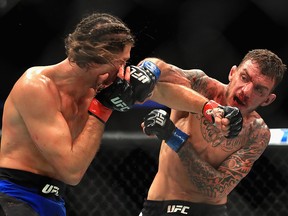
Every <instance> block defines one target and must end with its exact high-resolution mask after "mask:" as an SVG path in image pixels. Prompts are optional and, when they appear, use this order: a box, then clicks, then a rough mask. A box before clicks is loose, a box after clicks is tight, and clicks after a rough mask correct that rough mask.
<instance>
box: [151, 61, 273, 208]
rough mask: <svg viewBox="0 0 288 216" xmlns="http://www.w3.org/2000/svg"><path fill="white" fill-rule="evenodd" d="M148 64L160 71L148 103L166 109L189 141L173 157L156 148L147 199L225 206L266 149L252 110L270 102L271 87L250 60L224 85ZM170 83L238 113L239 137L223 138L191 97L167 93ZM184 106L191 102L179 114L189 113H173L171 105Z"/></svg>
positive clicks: (265, 133)
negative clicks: (156, 159)
mask: <svg viewBox="0 0 288 216" xmlns="http://www.w3.org/2000/svg"><path fill="white" fill-rule="evenodd" d="M148 60H150V61H153V62H155V63H156V64H157V65H158V67H159V68H160V70H161V77H160V80H159V83H158V84H157V86H156V88H155V90H154V92H153V94H152V97H151V98H150V99H151V100H154V101H156V102H159V103H162V104H164V105H167V106H168V107H171V108H172V110H171V116H170V117H171V120H172V121H173V122H174V123H175V125H176V127H178V128H179V129H180V130H182V131H183V132H185V133H187V134H188V135H189V139H188V141H187V142H186V143H185V144H184V146H183V147H182V148H181V149H180V150H179V152H178V153H176V152H175V151H173V150H172V149H171V148H170V147H169V146H168V145H166V144H165V142H164V141H163V142H162V145H161V150H160V156H159V167H158V172H157V174H156V176H155V178H154V181H153V183H152V184H151V187H150V189H149V192H148V196H147V199H148V200H186V201H191V202H196V203H199V202H201V203H208V204H224V203H226V202H227V195H228V194H229V193H230V192H231V191H232V190H233V189H234V188H235V187H236V185H237V184H238V183H239V182H240V181H241V179H243V178H244V177H245V176H246V175H247V174H248V172H249V171H250V170H251V168H252V166H253V163H254V162H255V161H256V160H257V159H258V158H259V157H260V155H261V154H262V153H263V151H264V150H265V149H266V147H267V145H268V143H269V140H270V130H269V128H268V127H267V125H266V124H265V122H264V121H263V119H262V118H261V117H260V116H259V114H258V113H257V112H256V111H254V110H255V109H256V108H257V107H259V106H267V105H269V104H270V103H272V102H273V101H274V100H275V98H276V96H275V95H274V94H271V93H270V92H271V90H272V89H273V87H274V82H273V81H272V80H271V79H269V78H267V77H265V76H263V75H262V74H261V73H260V71H259V68H258V65H257V64H256V63H254V62H251V60H248V61H246V62H245V63H244V64H242V65H240V66H239V67H236V66H233V67H232V68H231V70H230V73H229V81H230V82H229V84H223V83H221V82H219V81H217V80H215V79H213V78H210V77H208V76H207V75H206V74H205V73H204V72H203V71H201V70H196V69H193V70H183V69H180V68H178V67H176V66H173V65H170V64H167V63H165V62H164V61H161V60H159V59H155V58H150V59H148ZM167 82H169V83H170V84H168V83H167ZM171 83H174V86H177V84H180V85H182V86H184V87H183V88H185V87H187V88H189V89H193V90H195V91H197V92H198V93H200V94H202V95H203V96H204V97H205V98H206V100H207V98H208V99H210V100H215V101H216V102H218V103H220V104H221V105H225V106H227V105H229V106H236V107H238V108H239V109H240V111H241V113H242V115H243V129H242V131H241V132H240V134H239V135H238V136H237V137H236V138H233V139H227V138H225V137H224V134H225V130H227V128H226V129H225V127H226V126H225V125H226V123H227V121H228V120H227V119H225V118H223V119H220V120H219V119H218V120H217V125H218V126H214V125H212V124H211V123H209V122H208V121H207V120H206V119H205V118H204V117H203V115H202V108H203V98H202V97H201V96H196V97H194V99H191V94H185V92H179V91H178V92H176V93H175V92H174V91H173V90H172V89H173V87H171V88H170V89H171V91H170V90H169V88H167V87H168V86H169V85H171ZM189 97H190V99H189ZM173 98H175V99H173ZM183 98H184V100H183ZM185 100H190V101H191V107H190V108H189V107H186V108H187V109H185V111H189V112H183V111H177V109H178V108H179V107H177V106H174V105H175V104H174V105H173V104H171V103H172V102H171V101H179V103H180V105H179V106H182V103H184V101H185ZM183 107H184V106H182V108H183ZM192 107H193V108H192ZM189 109H190V110H189ZM182 110H183V109H182ZM223 122H225V124H223ZM222 130H223V131H222Z"/></svg>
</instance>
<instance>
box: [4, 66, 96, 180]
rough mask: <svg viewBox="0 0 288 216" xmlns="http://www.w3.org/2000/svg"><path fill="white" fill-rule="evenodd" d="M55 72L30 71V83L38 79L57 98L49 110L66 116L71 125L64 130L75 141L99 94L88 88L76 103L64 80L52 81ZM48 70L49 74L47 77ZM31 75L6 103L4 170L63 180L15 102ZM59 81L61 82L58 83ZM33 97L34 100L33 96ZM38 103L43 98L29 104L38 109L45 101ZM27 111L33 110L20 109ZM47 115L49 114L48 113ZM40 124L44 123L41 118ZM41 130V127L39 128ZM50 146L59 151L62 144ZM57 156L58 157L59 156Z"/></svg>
mask: <svg viewBox="0 0 288 216" xmlns="http://www.w3.org/2000/svg"><path fill="white" fill-rule="evenodd" d="M52 67H54V66H52ZM55 69H56V68H51V67H35V68H32V69H30V70H29V73H30V75H29V76H32V78H31V80H30V81H33V80H34V81H35V82H42V84H43V87H44V88H46V89H45V90H44V91H46V94H51V95H52V97H53V98H54V101H53V104H51V106H47V107H46V109H47V111H48V110H49V109H50V108H51V109H54V108H55V109H56V110H55V112H56V111H57V112H58V111H59V113H61V114H62V115H63V117H64V119H65V122H66V123H65V124H67V125H65V127H63V131H64V130H65V128H66V127H67V128H68V129H69V131H70V134H71V139H72V140H71V141H73V140H74V139H75V138H76V137H77V136H78V135H79V133H80V132H81V131H82V130H83V128H84V126H85V123H86V121H87V119H88V114H87V108H88V106H89V103H90V101H91V97H92V96H93V95H94V94H95V91H94V90H93V89H86V93H83V95H82V96H81V97H79V98H77V100H76V98H75V97H74V96H73V95H69V94H66V93H65V92H64V91H61V86H62V85H63V86H64V85H65V84H62V83H61V82H62V81H61V78H59V79H58V78H56V79H55V80H53V79H54V78H52V77H51V78H49V71H50V70H55ZM58 69H59V68H58ZM56 70H57V69H56ZM46 71H47V74H45V73H46ZM26 73H27V72H26ZM27 76H28V75H27V74H24V75H23V76H22V77H21V78H20V79H19V80H18V82H17V83H16V84H15V86H14V88H13V90H12V91H11V93H10V95H9V96H8V98H7V100H6V102H5V106H4V113H3V126H2V132H3V135H2V140H1V155H0V167H6V168H13V169H20V170H25V171H30V172H32V173H36V174H40V175H45V176H49V177H52V178H55V179H59V180H62V178H61V177H60V176H59V175H58V171H57V168H56V167H55V166H54V164H53V163H51V161H50V159H49V158H50V156H51V155H49V152H45V153H43V152H41V149H40V148H38V146H37V144H36V143H35V141H34V140H33V139H37V134H35V133H37V132H36V131H32V130H33V129H32V130H30V131H29V129H28V127H29V126H28V127H27V125H26V123H25V122H24V120H23V118H25V117H22V116H21V114H20V113H19V111H18V106H19V104H18V102H15V95H16V94H19V93H18V92H19V91H25V88H23V86H25V82H27V80H28V79H27ZM39 76H42V77H39ZM64 79H65V78H64ZM64 79H63V80H64ZM39 80H41V81H39ZM56 82H59V83H57V84H56ZM42 84H39V85H42ZM24 95H25V94H24ZM28 95H29V94H28ZM30 97H33V95H31V96H30ZM27 99H28V98H27ZM29 99H31V98H29ZM37 100H39V99H35V101H34V103H31V104H29V106H34V105H35V106H37V103H41V101H37ZM21 106H22V105H21ZM26 106H27V105H26ZM54 106H55V107H54ZM26 108H28V109H29V107H25V108H23V107H21V108H20V109H26ZM43 115H45V110H44V112H43ZM56 115H57V114H56ZM28 118H29V117H28ZM61 118H62V117H61ZM39 121H41V119H40V118H39ZM43 121H45V120H43ZM28 123H29V122H28ZM63 126H64V125H63ZM39 127H41V124H39ZM39 130H41V128H39ZM43 130H44V128H43ZM51 131H53V130H51ZM31 133H32V134H33V135H34V136H35V137H34V138H33V139H32V137H31ZM49 133H50V132H49V131H47V139H49V137H52V136H53V135H54V134H49ZM63 134H64V132H63ZM33 135H32V136H33ZM52 140H53V139H52ZM47 141H48V140H47ZM49 145H51V146H50V147H51V148H53V145H55V148H56V145H59V143H50V144H49ZM70 148H72V147H70ZM51 154H53V152H51ZM55 157H57V155H56V154H55Z"/></svg>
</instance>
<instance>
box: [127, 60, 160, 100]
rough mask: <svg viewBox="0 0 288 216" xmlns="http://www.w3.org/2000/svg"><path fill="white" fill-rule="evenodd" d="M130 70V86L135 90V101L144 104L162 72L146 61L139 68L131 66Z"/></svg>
mask: <svg viewBox="0 0 288 216" xmlns="http://www.w3.org/2000/svg"><path fill="white" fill-rule="evenodd" d="M130 69H131V72H130V84H131V86H132V89H133V95H134V100H135V101H139V102H143V101H144V100H145V99H146V98H147V97H149V96H150V95H151V92H152V91H153V89H154V87H155V85H156V82H157V80H158V78H159V76H160V74H161V72H160V70H159V68H158V67H157V66H156V65H155V64H154V63H153V62H150V61H144V62H143V63H142V64H140V65H139V66H134V65H131V66H130Z"/></svg>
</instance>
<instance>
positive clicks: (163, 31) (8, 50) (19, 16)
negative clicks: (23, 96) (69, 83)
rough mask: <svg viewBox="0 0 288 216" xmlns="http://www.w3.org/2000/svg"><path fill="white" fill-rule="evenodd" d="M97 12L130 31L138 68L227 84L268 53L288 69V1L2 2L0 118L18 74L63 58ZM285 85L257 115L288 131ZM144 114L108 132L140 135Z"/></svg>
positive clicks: (127, 116)
mask: <svg viewBox="0 0 288 216" xmlns="http://www.w3.org/2000/svg"><path fill="white" fill-rule="evenodd" d="M91 11H99V12H109V13H112V14H114V15H116V16H118V17H120V18H121V19H122V20H123V21H124V22H126V23H127V24H128V26H129V27H130V28H131V29H132V31H133V33H134V34H135V35H136V38H137V43H136V47H135V48H133V50H132V53H131V57H132V58H131V61H130V62H131V63H132V64H137V63H138V61H139V60H141V59H142V58H144V57H147V56H156V57H160V58H162V59H164V60H165V61H168V62H170V63H173V64H175V65H177V66H179V67H182V68H185V69H189V68H200V69H202V70H204V71H205V72H206V73H207V74H208V75H210V76H212V77H214V78H216V79H219V80H221V81H222V82H224V83H227V82H228V78H227V77H228V72H229V70H230V68H231V67H232V66H233V65H238V64H239V62H240V61H241V59H242V57H243V56H244V54H246V53H247V52H248V51H249V50H251V49H255V48H267V49H270V50H272V51H273V52H275V53H276V54H277V55H279V57H281V58H282V60H283V61H284V63H285V64H288V1H287V0H273V1H270V0H94V1H92V0H90V1H87V0H86V1H85V0H49V1H48V0H46V1H45V0H0V41H1V50H0V67H1V79H0V106H1V114H2V108H3V103H4V101H5V98H6V97H7V95H8V93H9V91H10V89H11V88H12V86H13V84H14V82H15V81H16V80H17V79H18V77H19V76H20V75H21V74H22V73H23V72H24V71H25V69H27V68H28V67H31V66H34V65H47V64H54V63H57V62H59V61H61V60H62V59H64V58H65V51H64V42H63V40H64V37H65V36H66V35H67V34H68V33H69V32H70V31H72V30H73V28H74V27H75V25H76V24H77V23H78V22H79V20H80V19H81V18H82V16H84V15H85V14H87V13H89V12H91ZM287 86H288V85H287V74H286V75H285V76H284V80H283V82H282V83H281V84H280V86H279V87H278V88H277V89H276V94H277V96H278V97H277V99H276V101H275V102H273V104H271V105H270V106H269V108H266V107H265V108H260V109H259V110H258V111H259V112H260V114H262V116H263V118H264V119H265V121H266V122H267V124H268V125H269V126H270V128H283V127H284V128H285V127H286V128H287V127H288V114H287V110H288V109H287V107H288V103H287V94H286V92H287ZM32 105H33V104H32ZM146 109H147V108H145V107H144V108H139V107H138V108H135V109H133V110H130V111H128V112H127V113H116V112H114V113H113V116H112V119H111V121H110V122H109V123H108V125H107V129H108V130H109V129H111V130H114V129H115V130H126V129H127V130H130V129H131V130H134V129H136V130H138V125H139V123H140V121H141V120H140V119H142V117H143V115H144V112H145V113H146ZM148 109H149V108H148ZM123 123H124V124H123Z"/></svg>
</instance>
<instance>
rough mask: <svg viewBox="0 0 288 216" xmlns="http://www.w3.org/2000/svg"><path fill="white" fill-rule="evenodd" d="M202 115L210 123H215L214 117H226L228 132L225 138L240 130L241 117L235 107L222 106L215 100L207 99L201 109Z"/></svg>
mask: <svg viewBox="0 0 288 216" xmlns="http://www.w3.org/2000/svg"><path fill="white" fill-rule="evenodd" d="M202 113H203V116H204V117H205V118H206V119H207V120H208V121H209V122H211V123H213V124H214V123H215V118H216V117H220V118H227V119H228V120H229V125H228V126H229V133H228V135H227V136H225V137H226V138H228V139H229V138H234V137H236V136H238V134H239V133H240V131H241V130H242V125H243V117H242V114H241V112H240V110H239V109H238V108H237V107H232V106H222V105H220V104H218V103H217V102H215V101H213V100H210V101H208V102H207V103H206V104H205V105H204V107H203V110H202Z"/></svg>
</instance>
